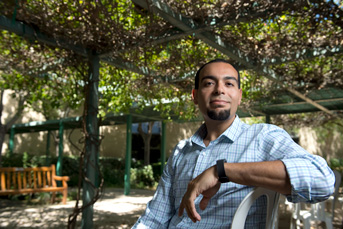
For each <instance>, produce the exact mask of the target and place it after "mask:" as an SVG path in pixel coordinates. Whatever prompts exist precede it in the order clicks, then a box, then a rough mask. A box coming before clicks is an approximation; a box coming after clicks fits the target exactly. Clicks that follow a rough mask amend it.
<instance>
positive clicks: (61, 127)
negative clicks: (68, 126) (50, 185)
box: [56, 120, 64, 184]
mask: <svg viewBox="0 0 343 229" xmlns="http://www.w3.org/2000/svg"><path fill="white" fill-rule="evenodd" d="M63 131H64V124H63V122H62V120H60V123H59V130H58V139H59V142H58V158H57V164H56V175H57V176H62V166H63ZM58 184H61V182H58Z"/></svg>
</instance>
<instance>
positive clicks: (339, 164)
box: [329, 158, 343, 172]
mask: <svg viewBox="0 0 343 229" xmlns="http://www.w3.org/2000/svg"><path fill="white" fill-rule="evenodd" d="M329 166H330V168H331V169H332V170H337V171H340V172H343V158H331V159H330V162H329Z"/></svg>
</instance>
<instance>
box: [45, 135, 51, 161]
mask: <svg viewBox="0 0 343 229" xmlns="http://www.w3.org/2000/svg"><path fill="white" fill-rule="evenodd" d="M50 135H51V131H50V130H48V135H47V137H46V152H45V165H46V166H49V165H50Z"/></svg>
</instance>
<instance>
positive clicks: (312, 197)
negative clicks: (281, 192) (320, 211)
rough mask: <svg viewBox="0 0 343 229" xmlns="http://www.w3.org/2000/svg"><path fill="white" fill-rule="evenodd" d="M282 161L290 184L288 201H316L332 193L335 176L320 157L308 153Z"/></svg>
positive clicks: (322, 199) (324, 198)
mask: <svg viewBox="0 0 343 229" xmlns="http://www.w3.org/2000/svg"><path fill="white" fill-rule="evenodd" d="M282 161H283V163H284V164H285V166H286V170H287V173H288V175H289V178H290V180H291V185H292V193H291V195H289V196H287V200H288V201H290V202H294V203H296V202H309V203H316V202H320V201H324V200H326V199H327V198H328V197H329V196H330V195H332V193H333V191H334V185H335V176H334V174H333V172H332V170H331V169H330V168H329V167H328V165H327V163H326V161H325V160H324V159H323V158H322V157H320V156H316V155H310V154H308V155H305V157H302V158H291V159H283V160H282Z"/></svg>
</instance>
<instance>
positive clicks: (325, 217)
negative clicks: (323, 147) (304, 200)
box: [291, 171, 341, 229]
mask: <svg viewBox="0 0 343 229" xmlns="http://www.w3.org/2000/svg"><path fill="white" fill-rule="evenodd" d="M333 172H334V174H335V180H336V182H335V192H334V195H333V203H332V205H331V213H329V212H327V211H326V203H327V201H323V202H319V203H315V204H311V209H310V210H301V207H300V203H296V204H295V205H294V212H293V214H292V221H291V228H292V229H293V228H295V227H296V228H300V221H302V223H303V225H304V229H310V228H311V221H322V222H325V224H326V228H327V229H332V221H333V218H334V215H335V203H336V201H337V198H338V194H339V186H340V184H341V174H340V173H339V172H338V171H333Z"/></svg>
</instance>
